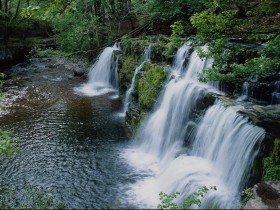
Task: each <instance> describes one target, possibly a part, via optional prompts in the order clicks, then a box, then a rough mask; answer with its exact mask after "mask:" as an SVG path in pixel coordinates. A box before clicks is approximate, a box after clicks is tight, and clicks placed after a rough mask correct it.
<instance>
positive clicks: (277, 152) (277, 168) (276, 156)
mask: <svg viewBox="0 0 280 210" xmlns="http://www.w3.org/2000/svg"><path fill="white" fill-rule="evenodd" d="M263 180H264V181H279V180H280V139H278V138H277V139H275V140H274V147H273V150H272V152H271V154H270V156H268V157H266V158H264V176H263Z"/></svg>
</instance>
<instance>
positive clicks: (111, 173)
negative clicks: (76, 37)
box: [0, 61, 135, 209]
mask: <svg viewBox="0 0 280 210" xmlns="http://www.w3.org/2000/svg"><path fill="white" fill-rule="evenodd" d="M82 82H84V81H83V80H82V79H81V78H74V77H73V76H72V72H71V71H68V70H66V69H64V68H62V67H60V66H56V67H55V68H49V67H48V63H46V62H42V61H36V62H33V63H32V64H30V65H28V66H25V67H24V68H21V67H18V69H16V70H15V71H14V73H13V74H12V79H10V80H7V81H6V82H5V86H6V87H5V88H4V93H5V95H6V99H5V100H6V101H5V100H4V101H5V103H6V104H7V105H8V106H9V107H8V110H7V111H6V112H2V116H0V128H1V129H7V130H11V131H13V133H14V136H15V137H18V138H19V139H20V143H19V145H18V148H19V149H20V150H21V154H19V155H15V156H13V157H11V158H6V157H3V156H1V157H0V158H1V160H0V161H1V164H0V178H1V180H2V181H3V182H5V183H7V184H11V185H14V186H16V188H17V190H18V191H21V190H24V187H25V186H27V185H29V186H31V187H36V188H40V189H43V190H44V191H46V192H48V193H52V194H53V196H54V197H55V198H56V199H57V200H59V201H60V202H62V203H63V204H64V205H65V207H66V208H77V209H84V208H110V207H113V208H118V207H120V206H122V207H124V206H123V204H122V203H121V200H125V198H123V196H124V192H123V190H124V188H123V186H124V185H125V184H127V183H132V182H134V181H135V177H134V176H133V175H132V174H131V171H130V169H129V167H128V165H127V164H126V163H125V162H124V161H122V160H121V158H120V153H121V152H122V149H123V148H125V147H127V146H128V138H127V136H126V132H125V125H124V122H123V119H121V118H119V117H117V115H116V113H117V112H118V111H120V110H121V108H122V107H121V106H122V104H121V102H120V100H119V99H111V98H110V95H104V96H96V97H85V96H79V95H76V94H74V92H73V87H75V86H78V85H79V84H81V83H82ZM5 103H4V104H5ZM21 202H23V203H24V200H22V201H21ZM126 207H127V206H126Z"/></svg>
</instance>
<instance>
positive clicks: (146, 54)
mask: <svg viewBox="0 0 280 210" xmlns="http://www.w3.org/2000/svg"><path fill="white" fill-rule="evenodd" d="M150 56H151V45H149V46H148V47H147V48H146V49H145V52H144V60H143V62H142V63H141V64H140V66H138V67H137V68H136V69H135V71H134V75H133V77H132V81H131V85H130V88H129V89H128V90H127V91H126V93H125V101H124V110H123V116H125V113H126V112H127V109H128V106H129V102H130V96H131V94H132V93H133V90H134V85H135V79H136V76H137V74H138V73H139V72H140V71H141V70H142V68H143V67H144V65H145V63H146V62H147V61H150Z"/></svg>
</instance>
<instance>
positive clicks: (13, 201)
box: [0, 184, 65, 209]
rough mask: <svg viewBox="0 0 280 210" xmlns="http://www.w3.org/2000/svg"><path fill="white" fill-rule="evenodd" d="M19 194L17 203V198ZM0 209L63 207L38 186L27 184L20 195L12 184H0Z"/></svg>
mask: <svg viewBox="0 0 280 210" xmlns="http://www.w3.org/2000/svg"><path fill="white" fill-rule="evenodd" d="M18 196H20V200H21V201H23V202H21V203H18V201H17V199H18ZM0 208H1V209H65V206H64V205H63V204H62V203H59V202H57V201H56V200H55V199H54V197H53V195H51V193H46V192H43V191H42V190H40V189H38V188H32V187H31V186H27V187H26V189H24V190H23V191H22V192H21V193H20V195H19V194H18V192H17V191H16V188H15V187H14V186H10V185H6V184H0Z"/></svg>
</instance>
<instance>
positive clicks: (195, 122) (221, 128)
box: [124, 49, 265, 208]
mask: <svg viewBox="0 0 280 210" xmlns="http://www.w3.org/2000/svg"><path fill="white" fill-rule="evenodd" d="M180 50H181V49H180ZM180 50H179V51H178V53H179V52H180ZM178 53H177V56H178ZM185 53H186V52H185ZM184 60H185V57H184V58H183V59H180V60H179V59H178V57H177V61H176V59H175V61H176V62H175V63H181V64H183V63H184ZM209 63H211V62H209V61H207V59H204V60H202V59H200V58H199V57H198V55H197V53H196V52H195V51H194V52H193V53H192V54H191V56H190V58H189V64H188V65H187V66H186V68H184V67H183V66H179V65H178V66H176V65H175V64H174V67H173V69H174V70H173V72H175V75H177V74H178V71H177V70H176V69H180V70H179V71H180V73H179V75H180V76H179V77H178V78H176V77H175V78H173V79H171V80H170V81H169V83H168V84H167V85H166V87H165V90H164V92H163V94H162V96H161V102H160V103H159V104H158V106H157V107H156V109H155V111H154V113H152V114H151V115H150V116H149V117H148V118H147V119H146V120H145V121H144V123H143V124H142V126H141V128H140V130H139V134H138V138H140V139H141V141H140V143H139V145H138V146H137V147H136V148H134V149H131V150H128V151H127V152H126V153H125V154H124V156H125V157H126V158H127V160H128V161H129V163H130V164H131V165H133V166H135V167H136V170H138V171H139V172H138V173H139V174H141V173H142V174H143V176H144V178H143V179H142V180H140V181H138V182H137V183H135V184H133V185H132V186H131V188H130V190H129V192H128V193H129V194H130V195H135V197H133V198H132V199H133V202H134V203H135V202H136V201H138V202H139V204H141V205H143V204H147V207H148V208H155V207H156V206H157V204H158V203H159V202H160V201H159V196H158V194H159V193H160V192H165V193H168V194H169V193H173V192H180V193H181V194H180V197H179V198H178V200H177V201H179V202H180V201H183V200H184V198H186V197H187V196H188V195H190V194H191V193H193V192H195V191H197V189H198V188H199V187H201V186H217V189H218V190H217V191H213V192H212V191H210V192H209V193H208V194H207V196H206V197H204V198H203V200H202V202H203V203H202V204H203V206H204V207H209V205H210V206H211V205H213V206H215V207H219V208H239V207H240V197H239V193H240V190H241V189H242V188H243V187H244V185H245V183H246V181H247V174H248V171H249V170H250V168H251V165H252V162H253V160H254V158H255V156H256V154H257V151H258V147H259V145H260V142H261V140H262V139H263V138H264V134H265V131H264V130H263V129H262V128H259V127H257V126H254V125H252V124H250V123H249V122H248V119H247V118H245V117H242V116H240V115H238V113H237V112H238V110H240V108H241V107H238V106H236V107H225V106H223V105H222V103H220V102H216V104H215V105H213V106H212V107H210V108H209V109H208V110H207V111H206V114H205V115H204V116H203V117H202V116H201V110H199V108H198V107H199V106H200V105H201V103H202V100H203V98H204V97H205V96H206V95H207V94H208V93H209V92H212V91H213V88H212V87H210V86H209V85H206V84H202V83H200V82H199V81H198V80H197V74H198V73H200V72H202V71H203V69H204V68H206V67H207V66H208V65H209ZM177 67H178V68H177ZM190 127H192V128H193V129H189V128H190ZM186 137H187V139H186ZM186 144H187V145H188V147H186V146H185V145H186ZM192 207H193V208H194V207H195V206H192Z"/></svg>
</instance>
